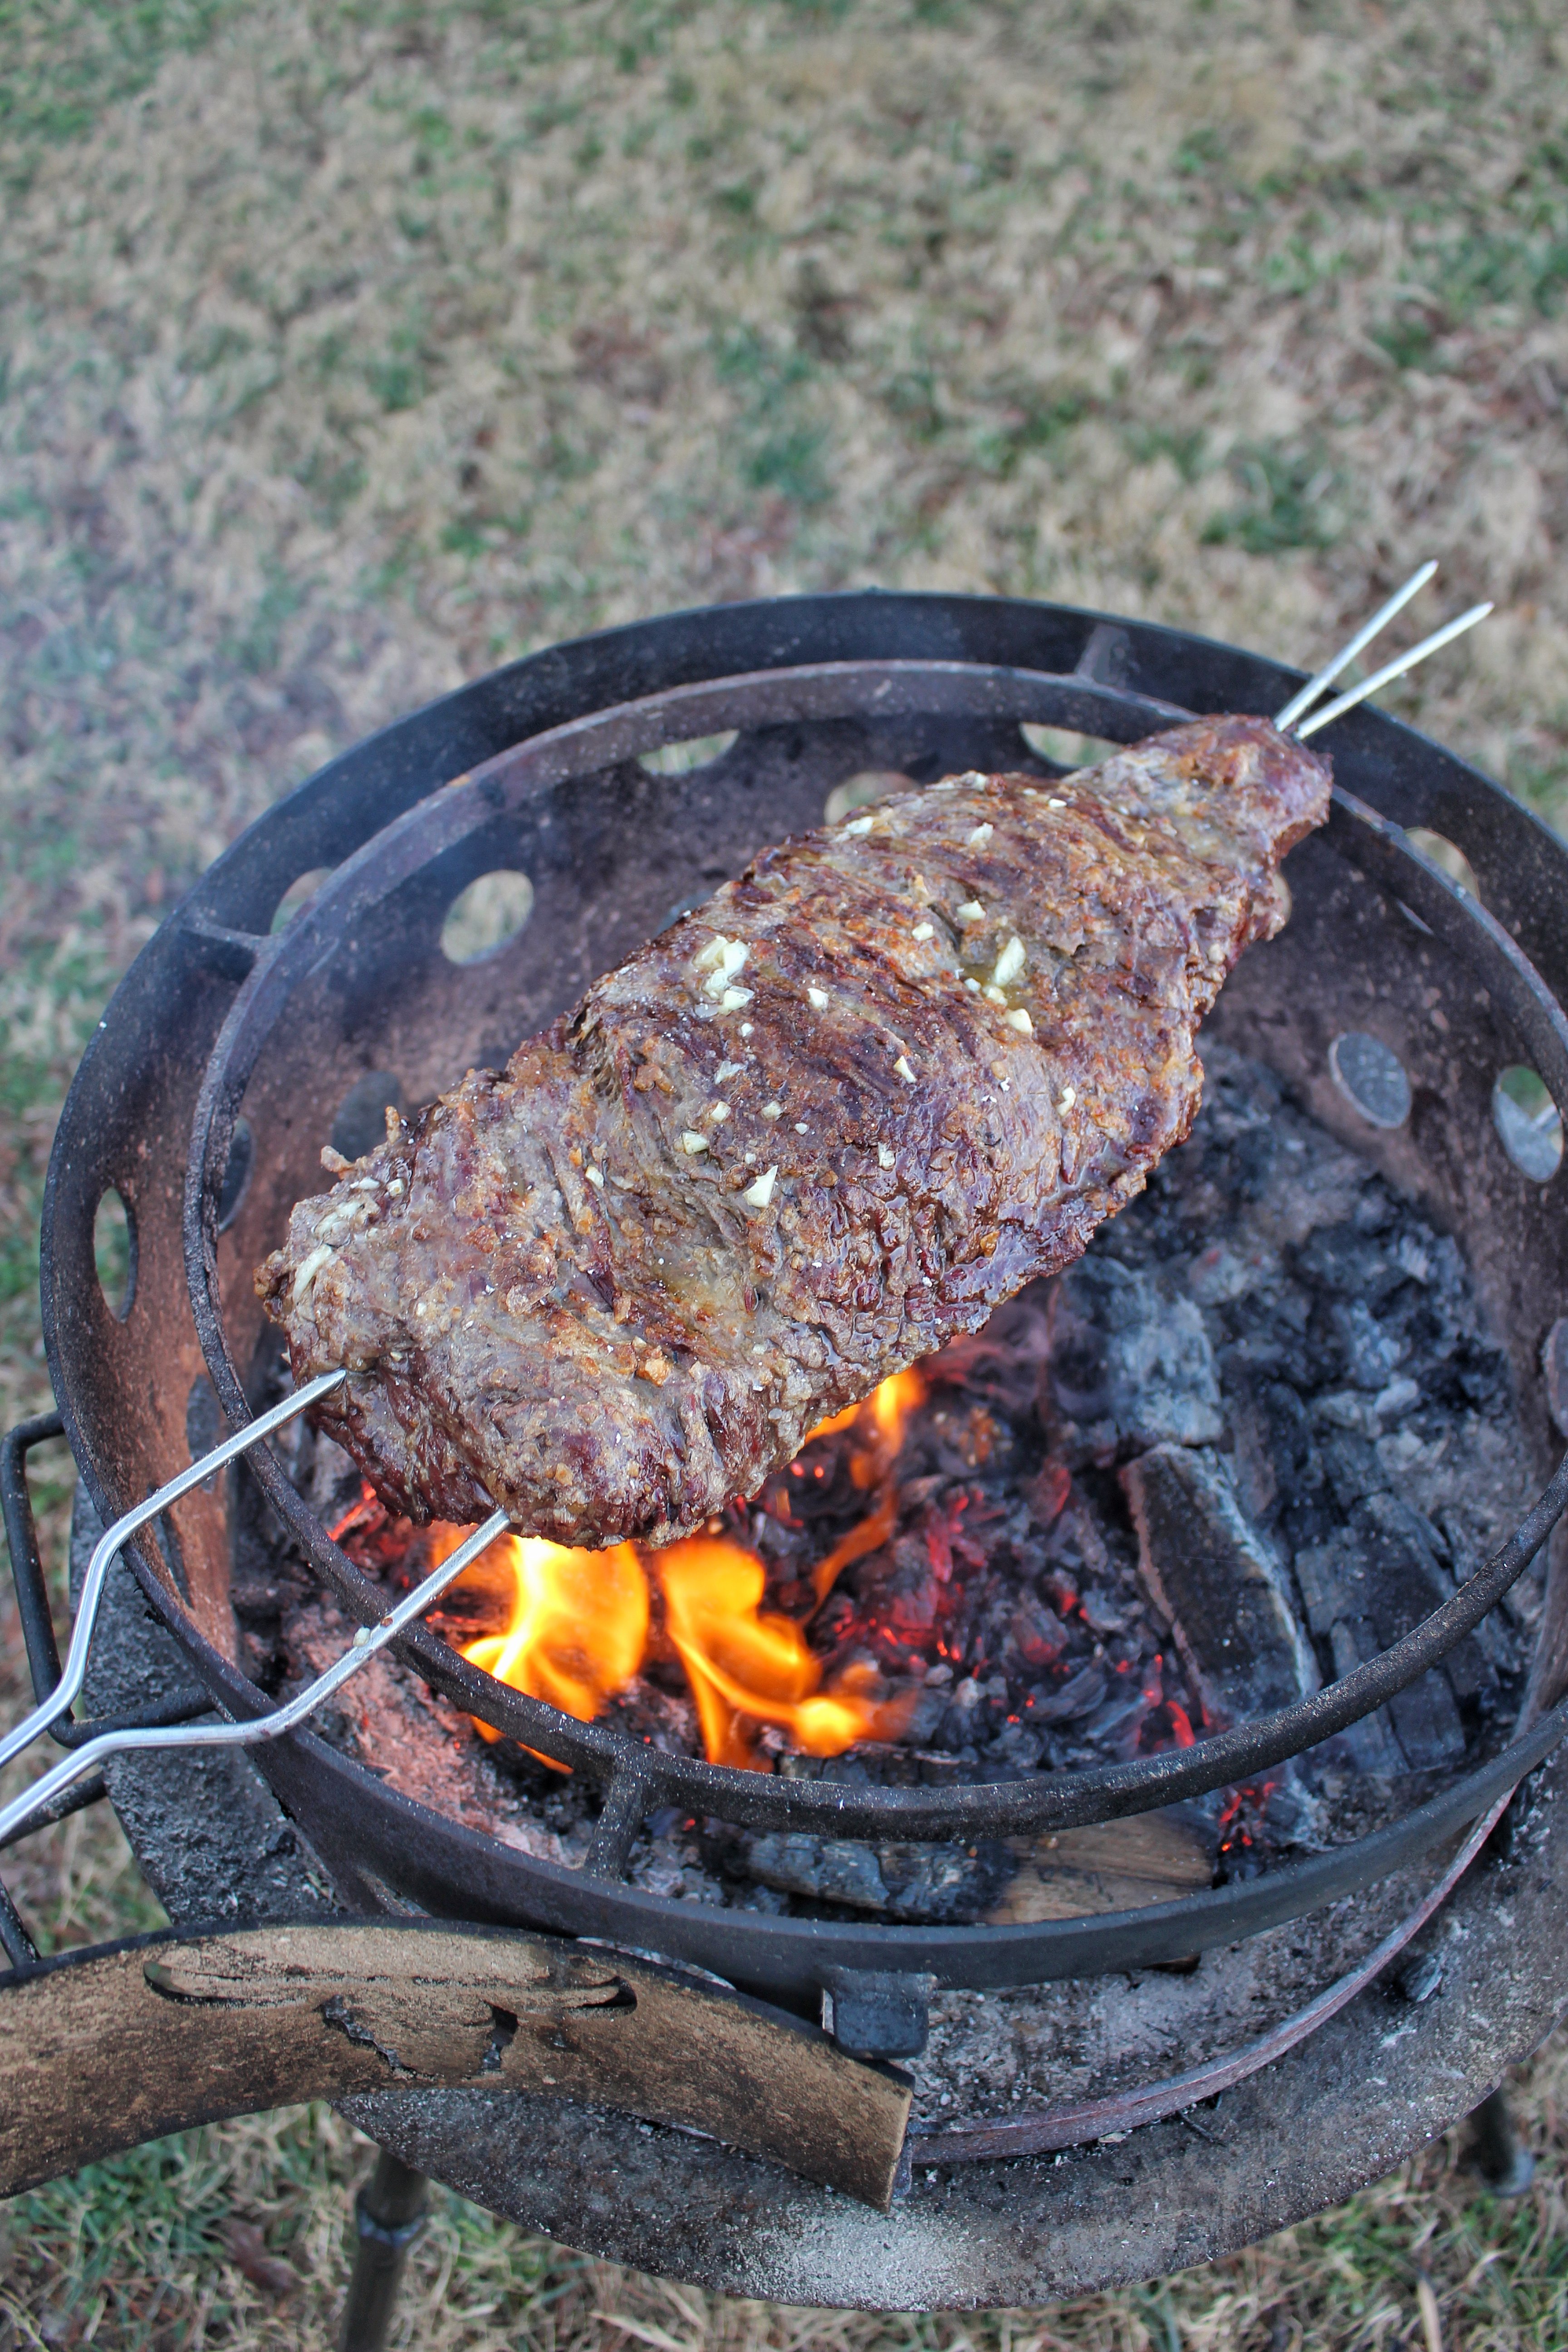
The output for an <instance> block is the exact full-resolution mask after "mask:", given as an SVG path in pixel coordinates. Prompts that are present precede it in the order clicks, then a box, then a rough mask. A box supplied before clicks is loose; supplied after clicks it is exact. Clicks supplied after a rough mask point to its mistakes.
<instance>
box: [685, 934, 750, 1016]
mask: <svg viewBox="0 0 1568 2352" xmlns="http://www.w3.org/2000/svg"><path fill="white" fill-rule="evenodd" d="M751 952H752V950H751V949H750V948H749V947H748V946H747V945H746V942H745V940H727V939H726V938H725V937H724V934H723V932H722V931H715V932H714V934H713V937H712V938H711V939H710V940H709V942H708V944H707V946H706V947H705V948H702V949H700V950H699V951H698V953H697V954H696V955H695V956H693V957H692V959H691V968H692V970H693V971H700V972H705V973H706V974H707V977H706V979H705V980H704V981H703V982H702V987H703V992H704V993H705V994H707V995H709V996H711V997H714V998H717V999H718V1000H720V1001H721V1002H722V1003H725V1004H726V1010H728V1009H729V1007H728V1003H727V1000H728V999H729V997H731V995H735V996H737V999H738V1002H739V1003H742V1004H745V1003H749V1002H750V997H749V995H748V994H747V993H746V992H743V991H742V992H737V991H735V990H732V989H731V986H730V982H731V981H732V980H733V979H734V977H735V975H736V973H737V972H738V971H741V970H742V966H743V965H744V963H745V961H746V958H747V957H748V956H749V955H750V954H751Z"/></svg>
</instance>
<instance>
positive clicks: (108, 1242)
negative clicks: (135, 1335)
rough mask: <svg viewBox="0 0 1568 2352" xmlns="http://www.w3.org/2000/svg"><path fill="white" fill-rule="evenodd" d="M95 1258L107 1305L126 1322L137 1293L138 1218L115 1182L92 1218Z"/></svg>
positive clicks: (120, 1321)
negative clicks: (114, 1185)
mask: <svg viewBox="0 0 1568 2352" xmlns="http://www.w3.org/2000/svg"><path fill="white" fill-rule="evenodd" d="M92 1259H93V1264H94V1265H95V1266H96V1267H97V1268H98V1282H99V1287H100V1290H101V1291H102V1293H103V1301H104V1305H105V1306H106V1307H108V1309H109V1311H110V1314H111V1315H112V1316H113V1318H114V1319H115V1321H116V1322H117V1323H123V1322H124V1320H125V1318H126V1317H127V1316H128V1315H129V1314H130V1312H131V1302H132V1299H133V1298H134V1297H135V1296H136V1221H135V1219H134V1218H133V1217H132V1213H131V1212H130V1210H129V1209H128V1208H127V1206H126V1204H125V1202H123V1200H121V1196H120V1194H119V1193H118V1192H116V1191H115V1189H114V1187H113V1185H112V1184H110V1186H109V1187H108V1188H107V1190H106V1191H105V1192H104V1194H103V1197H102V1199H101V1200H100V1202H99V1204H98V1209H97V1212H96V1213H95V1215H94V1217H93V1220H92Z"/></svg>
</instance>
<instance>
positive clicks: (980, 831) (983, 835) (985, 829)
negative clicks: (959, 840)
mask: <svg viewBox="0 0 1568 2352" xmlns="http://www.w3.org/2000/svg"><path fill="white" fill-rule="evenodd" d="M995 830H996V828H995V826H994V824H977V825H976V826H975V828H974V830H973V833H972V834H971V835H970V836H969V846H970V848H971V849H984V846H985V845H986V843H987V842H988V841H989V840H990V838H991V836H992V835H993V834H994V832H995Z"/></svg>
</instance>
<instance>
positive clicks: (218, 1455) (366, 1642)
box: [0, 1372, 510, 1843]
mask: <svg viewBox="0 0 1568 2352" xmlns="http://www.w3.org/2000/svg"><path fill="white" fill-rule="evenodd" d="M347 1377H348V1375H347V1373H346V1372H323V1373H322V1374H321V1377H320V1379H318V1380H314V1381H308V1382H307V1383H306V1385H305V1386H304V1387H303V1388H302V1389H300V1390H299V1391H297V1392H296V1393H295V1394H294V1395H293V1396H290V1397H286V1398H285V1399H284V1401H283V1402H282V1403H281V1404H279V1405H274V1406H273V1408H272V1410H271V1412H265V1413H262V1414H261V1415H260V1416H259V1418H258V1419H257V1420H255V1421H252V1422H247V1424H246V1426H245V1427H244V1428H243V1429H241V1430H237V1431H236V1433H235V1434H234V1435H233V1436H232V1437H228V1438H226V1439H225V1440H224V1442H223V1444H221V1445H217V1446H215V1447H214V1448H213V1450H212V1452H211V1453H210V1454H203V1455H202V1457H201V1459H200V1461H199V1462H193V1463H192V1464H191V1466H190V1468H189V1469H188V1470H182V1471H181V1472H180V1473H179V1475H178V1476H177V1477H174V1478H171V1479H170V1480H169V1482H168V1484H167V1485H166V1486H160V1487H159V1489H158V1491H157V1493H156V1494H154V1495H151V1496H148V1498H147V1500H146V1502H144V1503H139V1504H138V1505H137V1507H136V1508H135V1509H134V1510H133V1511H127V1512H126V1514H125V1516H124V1517H123V1518H119V1519H116V1520H115V1522H114V1525H113V1526H112V1527H111V1528H109V1530H108V1531H107V1533H106V1534H104V1535H103V1536H101V1537H100V1539H99V1541H98V1543H97V1544H96V1545H95V1546H94V1547H93V1553H92V1559H91V1560H90V1561H89V1566H88V1571H87V1575H86V1576H85V1578H84V1579H83V1580H82V1589H81V1600H80V1601H79V1605H78V1609H77V1619H76V1624H75V1627H74V1629H73V1631H72V1633H71V1640H70V1648H69V1650H68V1653H67V1656H66V1663H65V1666H64V1669H63V1670H62V1672H61V1675H60V1678H59V1681H58V1684H57V1685H56V1686H55V1688H54V1690H53V1691H52V1692H51V1693H50V1694H49V1696H48V1697H47V1699H46V1700H44V1701H43V1702H42V1704H41V1705H40V1706H36V1707H35V1708H34V1709H33V1712H32V1713H31V1715H29V1716H27V1717H26V1718H25V1720H24V1721H22V1722H21V1723H19V1724H17V1725H16V1727H15V1728H14V1729H13V1730H11V1731H9V1732H7V1733H6V1734H5V1738H3V1739H0V1765H4V1764H6V1763H8V1762H9V1761H10V1759H11V1758H12V1757H13V1756H16V1755H17V1754H19V1753H20V1751H21V1750H22V1749H23V1748H26V1747H28V1746H29V1745H30V1744H31V1742H32V1741H33V1740H35V1739H37V1738H39V1737H40V1735H41V1734H42V1733H44V1732H45V1731H47V1729H48V1727H49V1726H50V1724H51V1723H54V1722H56V1721H57V1720H58V1717H60V1716H61V1715H62V1714H63V1713H64V1711H65V1710H66V1708H68V1706H71V1704H72V1703H73V1701H74V1700H75V1699H76V1698H77V1697H78V1696H79V1693H80V1691H81V1687H82V1684H83V1681H84V1679H85V1677H86V1673H87V1660H88V1652H89V1649H90V1648H91V1646H92V1634H93V1628H94V1625H95V1624H96V1622H97V1619H98V1611H99V1603H100V1601H101V1600H102V1597H103V1588H104V1584H105V1582H106V1581H107V1579H108V1576H109V1570H110V1566H111V1564H112V1563H113V1561H114V1559H115V1558H116V1556H117V1555H118V1553H119V1552H120V1550H121V1547H122V1546H123V1545H124V1544H126V1543H127V1542H129V1540H130V1538H132V1536H133V1535H135V1534H136V1533H137V1531H138V1530H139V1529H140V1528H144V1527H145V1526H146V1525H147V1523H148V1521H149V1520H151V1519H155V1518H156V1517H158V1515H159V1513H160V1512H161V1511H164V1510H167V1508H168V1507H169V1506H170V1504H171V1503H176V1502H178V1501H179V1499H180V1496H182V1495H188V1494H189V1493H190V1491H191V1489H192V1487H193V1486H200V1485H201V1484H202V1482H203V1480H204V1479H206V1478H209V1477H211V1475H212V1474H213V1472H214V1471H215V1470H219V1469H221V1468H222V1467H223V1465H224V1464H225V1463H226V1462H232V1461H234V1460H235V1459H236V1458H237V1456H238V1455H239V1454H246V1453H248V1452H249V1450H250V1448H251V1447H252V1446H253V1445H257V1444H260V1442H261V1440H262V1439H263V1438H266V1437H269V1436H271V1434H272V1433H273V1432H274V1431H275V1430H279V1429H282V1428H283V1427H285V1426H286V1424H287V1423H289V1422H290V1421H293V1420H296V1419H297V1418H298V1416H299V1415H300V1413H302V1412H306V1411H307V1410H308V1409H309V1408H310V1406H311V1405H312V1404H314V1403H315V1402H317V1400H318V1399H319V1398H321V1397H323V1396H327V1395H329V1394H330V1393H331V1391H332V1390H333V1389H335V1388H337V1387H339V1386H340V1385H341V1383H342V1381H344V1380H346V1379H347ZM509 1527H510V1520H509V1518H508V1517H507V1515H506V1513H505V1512H504V1511H492V1512H491V1514H490V1516H489V1518H488V1519H486V1521H485V1522H484V1524H483V1526H482V1527H479V1528H475V1529H474V1532H473V1533H472V1535H470V1536H468V1538H466V1539H465V1540H464V1541H463V1542H462V1543H461V1544H459V1545H458V1549H457V1550H456V1551H455V1552H453V1553H452V1555H451V1557H450V1558H449V1559H444V1560H443V1561H442V1562H441V1565H440V1566H439V1568H437V1569H434V1570H432V1571H431V1573H430V1574H429V1575H428V1576H427V1577H426V1579H425V1580H424V1582H423V1583H422V1584H418V1585H416V1587H415V1589H414V1591H412V1592H410V1593H408V1594H407V1595H406V1597H405V1599H404V1600H402V1601H399V1602H398V1604H397V1607H396V1608H395V1609H394V1610H392V1611H390V1612H388V1614H387V1615H386V1616H384V1618H383V1619H382V1620H381V1622H380V1623H379V1624H377V1625H375V1626H363V1625H362V1626H361V1627H360V1629H359V1631H358V1632H357V1633H355V1635H354V1637H353V1642H352V1643H351V1644H350V1646H349V1648H348V1649H346V1650H345V1651H344V1652H343V1654H342V1657H341V1658H339V1659H337V1660H336V1662H335V1663H334V1664H332V1665H330V1666H329V1667H328V1668H327V1669H326V1671H325V1673H324V1674H321V1675H317V1677H316V1679H315V1681H314V1682H311V1683H307V1684H306V1685H305V1687H304V1689H303V1690H300V1691H297V1692H296V1693H295V1695H294V1696H293V1697H292V1698H291V1699H289V1700H288V1701H286V1703H285V1704H284V1705H283V1706H278V1707H274V1708H273V1709H272V1711H271V1713H270V1714H268V1715H262V1716H257V1717H253V1718H252V1719H251V1720H250V1721H248V1722H241V1723H193V1724H181V1725H178V1726H173V1727H170V1726H158V1727H151V1728H147V1729H142V1730H121V1731H109V1732H105V1733H104V1734H103V1736H102V1738H99V1739H88V1740H84V1741H83V1743H82V1745H81V1746H80V1747H79V1748H73V1749H72V1750H71V1752H70V1754H69V1755H68V1756H66V1757H63V1758H62V1759H61V1760H60V1762H59V1763H58V1764H56V1765H54V1766H53V1767H52V1768H51V1769H50V1770H48V1771H47V1772H46V1773H45V1774H44V1775H43V1777H42V1779H41V1780H35V1781H34V1782H33V1784H32V1786H31V1787H30V1788H27V1789H25V1790H23V1791H22V1793H21V1795H20V1796H19V1797H16V1798H14V1799H13V1801H11V1803H10V1804H8V1805H6V1806H5V1807H3V1808H0V1843H4V1842H5V1839H6V1838H8V1837H10V1836H11V1835H12V1834H13V1832H15V1831H16V1830H17V1829H18V1828H19V1827H20V1826H21V1824H22V1823H23V1822H26V1821H27V1820H28V1819H29V1818H30V1817H31V1816H32V1815H33V1814H34V1813H35V1812H37V1811H38V1809H39V1808H40V1807H41V1806H45V1805H47V1804H48V1803H49V1802H50V1801H51V1800H52V1799H53V1798H55V1797H57V1796H58V1795H59V1793H60V1791H61V1790H64V1789H68V1788H69V1786H70V1785H71V1783H72V1781H73V1780H80V1779H81V1778H82V1776H83V1775H84V1774H85V1773H88V1772H90V1771H92V1770H94V1769H96V1768H97V1766H99V1765H100V1764H101V1763H102V1762H103V1761H104V1759H105V1758H106V1757H110V1756H121V1755H124V1754H126V1753H127V1752H129V1751H132V1750H134V1749H137V1748H159V1749H163V1748H246V1747H249V1746H250V1745H252V1744H253V1743H254V1742H255V1741H257V1740H258V1739H276V1738H278V1737H279V1734H280V1733H282V1732H285V1731H291V1730H293V1728H294V1727H295V1726H296V1725H297V1724H299V1723H302V1722H303V1721H304V1719H305V1717H307V1716H308V1715H310V1713H311V1712H312V1711H313V1709H315V1708H316V1707H318V1706H320V1705H321V1701H322V1700H323V1699H324V1698H330V1697H331V1694H332V1693H333V1691H335V1690H337V1689H339V1688H340V1687H341V1685H342V1684H343V1683H346V1682H347V1681H348V1679H349V1676H350V1675H356V1674H358V1672H359V1670H360V1668H361V1667H362V1666H363V1665H365V1664H367V1663H368V1662H369V1660H370V1659H372V1658H374V1656H375V1654H376V1652H377V1651H378V1650H384V1648H385V1647H386V1644H387V1643H389V1642H392V1641H395V1640H396V1638H397V1636H398V1634H399V1633H402V1632H403V1630H404V1628H405V1626H407V1625H410V1624H412V1622H414V1620H415V1618H416V1617H418V1616H420V1615H421V1614H422V1613H423V1612H424V1611H425V1610H426V1609H427V1608H428V1607H429V1606H430V1604H431V1602H432V1601H435V1600H436V1599H437V1597H438V1596H439V1595H440V1594H441V1593H442V1592H444V1591H446V1589H447V1586H448V1585H449V1584H450V1583H452V1582H453V1581H454V1580H455V1579H456V1578H458V1577H459V1576H460V1575H461V1574H462V1572H463V1570H465V1569H466V1568H468V1567H469V1566H471V1565H472V1563H473V1562H474V1561H475V1560H476V1559H478V1558H479V1554H480V1553H481V1552H482V1551H483V1550H485V1549H486V1548H487V1546H489V1544H492V1543H493V1542H494V1541H495V1539H496V1538H497V1537H498V1536H500V1535H504V1534H505V1533H506V1531H507V1529H508V1528H509Z"/></svg>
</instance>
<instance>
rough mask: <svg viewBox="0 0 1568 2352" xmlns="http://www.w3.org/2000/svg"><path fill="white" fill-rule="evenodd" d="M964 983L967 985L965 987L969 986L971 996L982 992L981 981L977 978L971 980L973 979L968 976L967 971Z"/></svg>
mask: <svg viewBox="0 0 1568 2352" xmlns="http://www.w3.org/2000/svg"><path fill="white" fill-rule="evenodd" d="M963 985H964V986H965V988H967V989H968V991H969V993H970V994H971V996H978V995H979V993H980V982H978V981H977V980H971V979H970V978H969V977H968V975H967V973H966V974H965V976H964V982H963Z"/></svg>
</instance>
